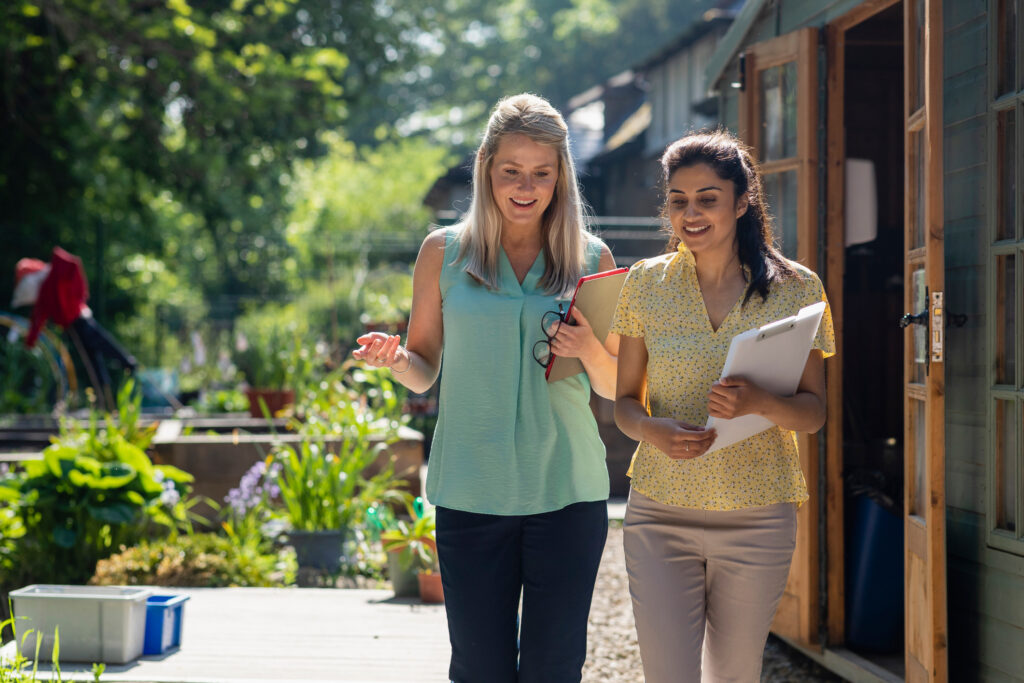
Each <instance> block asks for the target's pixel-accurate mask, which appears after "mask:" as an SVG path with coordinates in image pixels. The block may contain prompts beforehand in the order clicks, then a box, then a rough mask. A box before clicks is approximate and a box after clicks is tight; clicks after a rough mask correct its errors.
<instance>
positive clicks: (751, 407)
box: [708, 377, 767, 420]
mask: <svg viewBox="0 0 1024 683" xmlns="http://www.w3.org/2000/svg"><path fill="white" fill-rule="evenodd" d="M766 393H767V392H765V390H764V389H762V388H761V387H759V386H757V385H756V384H754V383H753V382H748V381H747V380H745V379H743V378H742V377H723V378H722V379H720V380H718V381H717V382H715V383H714V384H712V385H711V392H710V393H709V394H708V415H711V416H713V417H721V418H724V419H727V420H728V419H732V418H734V417H740V416H741V415H749V414H750V413H758V412H760V411H759V407H760V406H761V405H763V402H762V398H763V397H764V396H765V394H766Z"/></svg>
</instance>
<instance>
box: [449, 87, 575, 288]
mask: <svg viewBox="0 0 1024 683" xmlns="http://www.w3.org/2000/svg"><path fill="white" fill-rule="evenodd" d="M509 135H525V136H526V137H527V138H529V139H530V140H533V141H534V142H536V143H538V144H541V145H547V146H550V147H554V148H555V150H556V151H557V152H558V178H557V180H556V182H555V193H554V196H553V197H552V198H551V204H550V205H549V206H548V208H547V210H546V211H545V212H544V215H543V217H542V219H541V237H542V240H543V249H544V256H545V261H546V265H545V267H544V275H543V276H542V277H541V279H540V286H541V287H542V288H543V289H544V291H545V292H547V293H548V294H555V295H562V296H568V295H569V294H571V293H572V291H573V289H574V288H575V287H576V282H577V281H578V280H579V278H580V276H581V275H582V274H583V270H584V263H585V260H586V244H587V234H588V233H587V229H586V224H585V223H584V220H583V200H582V198H581V197H580V191H579V187H578V186H577V184H576V167H575V165H574V164H573V162H572V155H571V154H570V153H569V129H568V127H567V126H566V125H565V120H564V119H562V115H561V114H559V113H558V110H556V109H555V108H554V107H552V106H551V104H550V103H549V102H548V101H547V100H545V99H543V98H541V97H538V96H536V95H532V94H529V93H523V94H520V95H513V96H511V97H506V98H504V99H502V100H501V101H500V102H498V104H497V105H495V107H494V111H492V112H491V118H490V120H489V121H488V122H487V129H486V131H485V132H484V136H483V140H482V141H481V143H480V148H479V150H478V151H477V154H476V160H475V161H474V163H473V199H472V203H471V204H470V207H469V212H468V213H467V214H466V216H465V218H463V220H462V221H461V222H460V223H459V225H458V226H456V227H457V228H458V229H459V255H458V257H457V259H456V262H458V261H462V260H463V259H465V266H464V267H463V270H464V271H465V272H467V273H469V275H470V276H471V277H472V278H473V279H475V280H476V281H477V282H479V283H480V284H482V285H484V286H486V287H488V288H489V289H497V288H498V252H499V250H500V249H501V221H502V217H501V212H500V210H499V209H498V206H497V204H495V202H494V195H493V194H492V190H491V174H490V172H491V166H492V165H493V163H494V155H495V153H496V152H497V151H498V146H499V145H500V144H501V141H502V140H503V139H504V138H505V137H507V136H509Z"/></svg>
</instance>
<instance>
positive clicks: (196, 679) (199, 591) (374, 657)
mask: <svg viewBox="0 0 1024 683" xmlns="http://www.w3.org/2000/svg"><path fill="white" fill-rule="evenodd" d="M161 591H162V592H168V593H184V594H187V595H189V596H190V599H189V601H188V602H187V603H185V613H184V614H185V616H184V630H183V633H182V645H181V647H180V648H177V649H174V650H171V651H169V652H168V653H165V654H164V655H161V656H144V657H141V658H140V659H138V660H136V661H135V662H132V663H130V664H126V665H110V666H107V670H106V672H105V673H104V674H103V677H102V680H103V681H105V682H106V681H109V682H111V683H113V682H115V681H116V682H120V683H124V682H126V681H131V682H133V683H256V682H262V681H292V682H297V683H314V682H315V683H321V682H326V681H332V682H333V681H343V682H345V683H356V682H358V683H378V682H386V681H393V682H394V683H417V682H419V681H430V682H431V683H436V682H437V681H447V680H448V676H447V672H448V657H449V654H450V649H449V645H448V626H447V622H446V620H445V614H444V606H443V605H423V604H420V602H419V600H407V599H401V600H399V599H395V598H393V597H392V593H391V592H390V591H387V590H335V589H315V588H187V589H161ZM40 669H41V671H45V670H48V669H47V667H43V666H41V667H40ZM90 670H91V665H89V664H77V663H75V664H73V663H64V664H63V665H62V666H61V673H62V676H63V679H64V680H65V681H67V680H75V681H83V680H84V681H91V680H93V679H92V674H91V673H89V672H90ZM48 678H49V677H48V676H40V679H41V680H48Z"/></svg>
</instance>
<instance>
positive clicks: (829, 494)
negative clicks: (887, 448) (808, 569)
mask: <svg viewBox="0 0 1024 683" xmlns="http://www.w3.org/2000/svg"><path fill="white" fill-rule="evenodd" d="M901 1H902V0H869V1H868V2H865V3H863V4H861V5H858V6H857V7H855V8H854V9H852V10H850V11H849V12H847V13H846V14H844V15H842V16H841V17H838V18H837V19H835V20H834V21H832V22H830V23H829V24H827V25H826V26H825V49H826V60H825V62H826V70H827V73H826V88H827V110H826V142H825V163H826V168H827V171H826V189H825V192H826V195H825V197H826V199H825V202H826V203H825V206H826V213H825V216H826V218H825V291H827V292H828V300H829V306H830V307H831V309H832V324H833V327H834V328H835V335H836V355H837V356H838V357H839V358H842V357H843V355H842V354H843V345H844V341H845V340H844V327H843V279H844V277H845V262H846V246H845V244H846V241H845V236H846V235H845V233H846V225H845V220H846V117H845V110H846V97H845V88H846V32H847V31H849V30H850V29H852V28H854V27H855V26H857V25H858V24H861V23H863V22H865V21H867V20H868V19H871V18H872V17H874V16H875V15H876V14H878V13H880V12H882V11H884V10H887V9H889V8H890V7H892V6H893V5H896V4H899V3H900V2H901ZM825 373H826V382H827V384H826V392H827V400H828V404H827V405H828V408H827V411H828V416H827V419H826V421H825V510H824V514H825V538H824V539H823V543H824V545H825V553H826V562H825V576H824V577H823V580H824V581H825V590H826V606H827V610H826V614H825V622H826V623H825V625H826V628H827V638H828V643H829V644H831V645H837V644H839V643H842V642H844V641H845V640H846V576H845V552H846V549H845V544H844V528H845V527H844V524H845V522H844V510H843V502H844V487H843V365H842V362H838V363H831V364H829V363H826V364H825Z"/></svg>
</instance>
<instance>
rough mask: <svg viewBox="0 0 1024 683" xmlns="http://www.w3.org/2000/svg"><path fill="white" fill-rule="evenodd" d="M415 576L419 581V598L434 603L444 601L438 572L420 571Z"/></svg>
mask: <svg viewBox="0 0 1024 683" xmlns="http://www.w3.org/2000/svg"><path fill="white" fill-rule="evenodd" d="M417 578H418V579H419V582H420V600H422V601H423V602H426V603H431V604H435V605H436V604H441V603H443V602H444V588H442V586H441V575H440V574H439V573H438V572H430V573H429V574H428V573H426V572H420V573H419V575H418V576H417Z"/></svg>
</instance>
